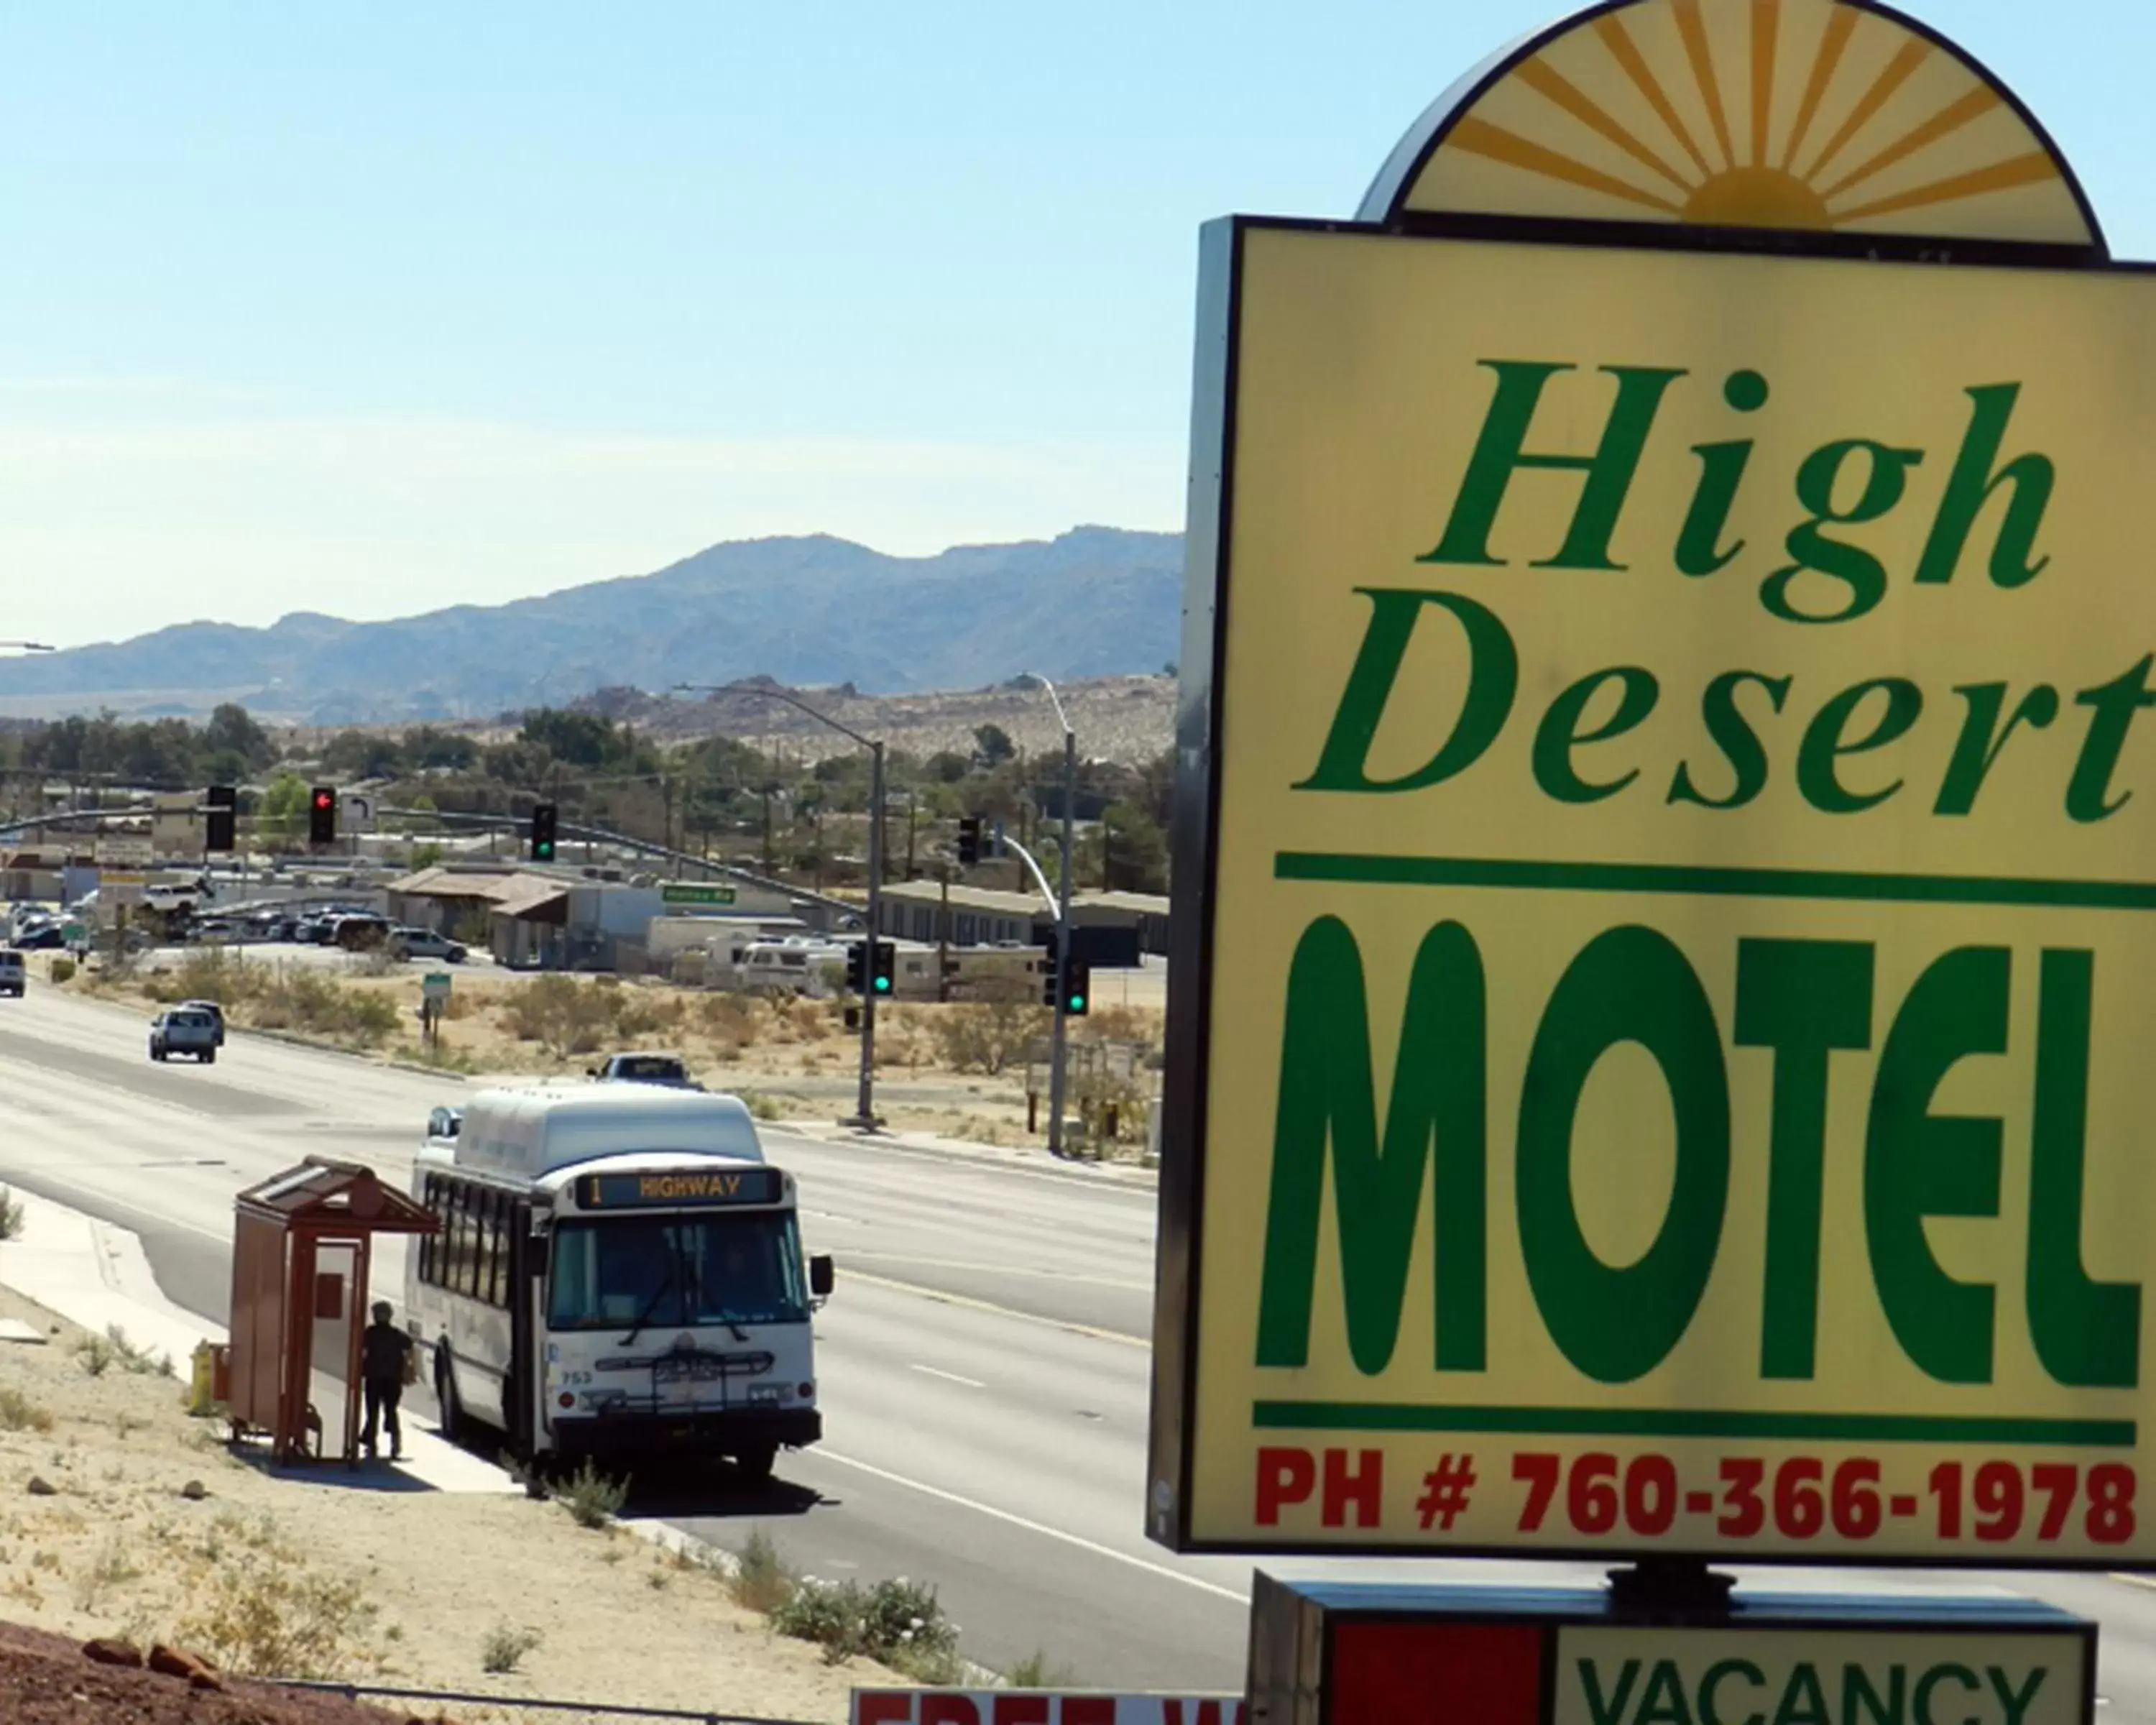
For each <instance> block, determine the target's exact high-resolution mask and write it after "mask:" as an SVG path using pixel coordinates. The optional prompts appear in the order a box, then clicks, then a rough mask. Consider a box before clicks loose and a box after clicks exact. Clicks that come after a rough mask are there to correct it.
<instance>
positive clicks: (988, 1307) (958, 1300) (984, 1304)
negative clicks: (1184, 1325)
mask: <svg viewBox="0 0 2156 1725" xmlns="http://www.w3.org/2000/svg"><path fill="white" fill-rule="evenodd" d="M846 1280H847V1281H865V1282H866V1283H867V1284H868V1285H869V1286H870V1287H875V1288H893V1289H896V1291H898V1292H900V1293H901V1294H918V1295H919V1296H921V1298H922V1299H924V1300H940V1301H942V1303H943V1304H944V1305H946V1306H962V1307H966V1309H967V1310H968V1311H969V1312H988V1313H989V1314H990V1315H991V1316H993V1317H1014V1318H1016V1319H1018V1320H1019V1322H1021V1323H1029V1324H1044V1325H1045V1326H1046V1327H1048V1328H1050V1329H1051V1330H1069V1331H1070V1332H1073V1333H1074V1334H1075V1335H1080V1336H1091V1337H1093V1338H1094V1339H1095V1340H1096V1341H1099V1342H1119V1343H1122V1345H1123V1346H1124V1347H1126V1348H1151V1347H1152V1338H1151V1337H1147V1336H1133V1335H1131V1334H1129V1333H1128V1332H1126V1331H1123V1330H1104V1329H1102V1328H1101V1327H1099V1326H1098V1325H1097V1324H1081V1323H1079V1322H1076V1321H1075V1320H1074V1319H1070V1318H1063V1317H1042V1316H1041V1315H1040V1314H1039V1312H1020V1311H1019V1309H1018V1308H1017V1307H1014V1306H998V1305H997V1304H996V1303H995V1301H993V1300H976V1299H975V1298H973V1296H972V1295H970V1294H947V1293H945V1292H944V1291H943V1290H942V1289H941V1288H925V1287H923V1286H921V1284H920V1283H918V1282H911V1281H898V1280H897V1279H896V1278H895V1277H893V1276H878V1275H876V1274H875V1272H874V1271H867V1270H855V1269H854V1268H852V1267H851V1266H848V1268H847V1271H846Z"/></svg>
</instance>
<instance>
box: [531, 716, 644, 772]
mask: <svg viewBox="0 0 2156 1725" xmlns="http://www.w3.org/2000/svg"><path fill="white" fill-rule="evenodd" d="M517 740H518V741H519V742H528V743H534V744H536V745H537V746H538V747H541V748H543V749H544V750H546V751H547V753H548V754H550V755H552V757H554V758H555V759H556V760H557V761H562V762H567V763H568V764H569V765H571V766H572V767H599V766H603V765H604V764H605V763H606V762H607V760H608V757H609V756H611V755H613V753H614V752H616V750H617V748H618V747H619V745H618V742H617V739H616V738H615V736H614V728H613V721H612V720H610V719H602V718H600V717H599V716H598V715H597V714H596V713H572V712H566V711H562V709H561V708H559V707H551V706H542V707H539V708H536V710H534V711H531V712H528V713H526V714H525V716H524V728H523V729H522V730H521V731H520V732H517Z"/></svg>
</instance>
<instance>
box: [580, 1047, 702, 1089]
mask: <svg viewBox="0 0 2156 1725" xmlns="http://www.w3.org/2000/svg"><path fill="white" fill-rule="evenodd" d="M590 1070H591V1076H593V1077H594V1078H598V1079H603V1080H608V1081H626V1082H628V1083H630V1084H665V1085H670V1086H673V1087H674V1088H675V1089H676V1090H701V1089H702V1088H703V1086H701V1084H698V1083H696V1081H694V1080H692V1079H691V1078H690V1076H689V1069H688V1068H687V1067H686V1066H685V1065H682V1064H681V1061H680V1057H679V1056H678V1055H664V1054H618V1055H608V1057H607V1059H606V1060H604V1061H603V1063H602V1064H600V1065H596V1066H593V1067H592V1068H591V1069H590Z"/></svg>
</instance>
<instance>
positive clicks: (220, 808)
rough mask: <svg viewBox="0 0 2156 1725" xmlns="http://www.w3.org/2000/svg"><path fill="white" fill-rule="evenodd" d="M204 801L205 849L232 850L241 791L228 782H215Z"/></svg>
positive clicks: (237, 823) (237, 822)
mask: <svg viewBox="0 0 2156 1725" xmlns="http://www.w3.org/2000/svg"><path fill="white" fill-rule="evenodd" d="M203 803H204V805H205V812H204V814H203V850H231V849H232V848H233V844H234V839H235V837H236V834H237V829H238V828H239V791H238V790H237V789H235V788H234V787H233V786H231V785H228V784H213V785H212V786H211V787H210V788H209V791H208V794H207V795H205V796H204V797H203Z"/></svg>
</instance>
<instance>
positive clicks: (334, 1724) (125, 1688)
mask: <svg viewBox="0 0 2156 1725" xmlns="http://www.w3.org/2000/svg"><path fill="white" fill-rule="evenodd" d="M135 1651H136V1652H137V1653H141V1651H143V1650H141V1649H136V1650H135ZM218 1682H219V1686H218V1688H215V1689H205V1688H199V1687H192V1686H190V1685H189V1682H188V1681H187V1679H186V1678H183V1677H178V1676H167V1675H162V1674H160V1673H158V1672H156V1671H149V1670H146V1669H142V1668H141V1667H139V1666H127V1667H122V1666H115V1665H108V1664H103V1663H100V1662H98V1661H94V1660H92V1659H90V1658H89V1657H87V1656H85V1652H84V1649H83V1645H82V1644H80V1643H78V1642H75V1641H72V1640H69V1639H68V1638H67V1637H65V1636H64V1635H50V1634H48V1633H45V1632H44V1631H41V1630H28V1629H24V1628H23V1627H21V1626H20V1625H16V1624H11V1623H4V1622H0V1717H4V1718H5V1719H6V1720H7V1721H8V1725H401V1722H412V1721H413V1716H412V1715H410V1714H407V1713H389V1712H382V1711H381V1710H379V1709H378V1708H375V1707H364V1706H361V1705H358V1704H356V1703H354V1702H348V1701H346V1700H343V1699H341V1697H335V1696H326V1695H315V1694H310V1693H308V1692H305V1691H304V1690H296V1689H275V1688H271V1687H269V1686H267V1685H264V1684H255V1683H249V1682H248V1681H244V1679H240V1678H232V1677H220V1678H219V1679H218ZM438 1717H439V1716H438ZM415 1725H416V1722H415Z"/></svg>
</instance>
